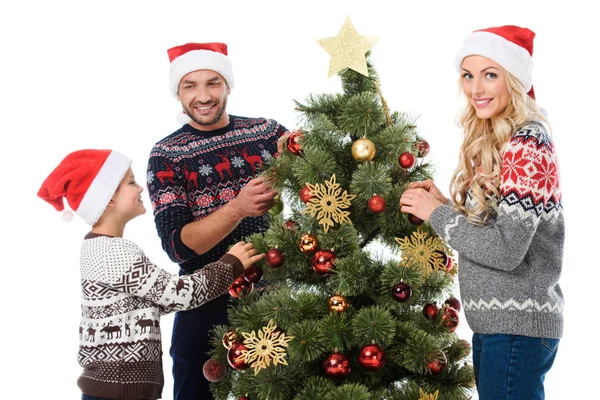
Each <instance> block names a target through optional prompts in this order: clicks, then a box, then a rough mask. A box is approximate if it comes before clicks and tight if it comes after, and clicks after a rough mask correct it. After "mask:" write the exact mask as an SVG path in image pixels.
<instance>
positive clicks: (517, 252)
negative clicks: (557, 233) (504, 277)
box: [430, 135, 558, 271]
mask: <svg viewBox="0 0 600 400" xmlns="http://www.w3.org/2000/svg"><path fill="white" fill-rule="evenodd" d="M501 174H502V176H501V183H500V195H501V198H500V202H499V205H498V210H497V218H496V219H495V221H493V222H492V223H490V224H488V225H485V226H478V225H475V224H473V223H470V222H468V221H467V219H466V216H465V215H463V214H461V213H459V212H457V211H455V210H454V209H453V208H452V206H450V205H441V206H439V207H438V208H436V209H435V210H434V212H433V213H432V215H431V220H430V224H431V226H432V227H433V229H434V230H435V231H436V232H437V233H438V235H440V236H441V237H442V238H443V239H444V240H445V241H446V243H447V244H448V245H449V246H450V247H452V248H453V249H454V250H456V251H457V252H458V253H459V256H460V257H464V258H467V259H469V260H470V261H472V262H476V263H478V264H480V265H485V266H487V267H489V268H494V269H499V270H506V271H510V270H513V269H514V268H516V267H518V266H519V265H520V264H521V262H522V261H523V259H524V257H525V255H526V253H527V251H528V249H529V247H530V244H531V241H532V239H533V237H534V235H535V233H536V230H537V226H538V223H539V221H540V218H541V215H542V213H543V212H544V210H545V209H546V207H548V206H551V205H552V204H554V203H555V202H556V200H557V199H553V198H552V196H553V193H554V192H553V189H554V188H555V187H556V185H558V168H557V163H556V159H555V155H554V148H553V145H552V143H551V142H550V140H549V138H547V136H542V138H539V137H536V136H527V135H515V137H513V139H512V140H511V141H510V142H509V144H508V147H507V149H506V151H505V152H504V155H503V163H502V173H501Z"/></svg>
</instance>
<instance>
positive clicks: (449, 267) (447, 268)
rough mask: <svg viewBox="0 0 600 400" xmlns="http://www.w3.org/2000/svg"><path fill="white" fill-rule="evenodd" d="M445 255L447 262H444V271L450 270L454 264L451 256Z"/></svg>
mask: <svg viewBox="0 0 600 400" xmlns="http://www.w3.org/2000/svg"><path fill="white" fill-rule="evenodd" d="M447 257H448V262H447V263H446V271H450V270H451V269H452V267H453V266H454V260H452V257H450V256H447ZM459 311H460V310H459Z"/></svg>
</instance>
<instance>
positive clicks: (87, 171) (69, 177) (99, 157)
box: [37, 150, 131, 225]
mask: <svg viewBox="0 0 600 400" xmlns="http://www.w3.org/2000/svg"><path fill="white" fill-rule="evenodd" d="M129 167H131V160H130V159H129V158H127V157H125V156H124V155H122V154H120V153H118V152H116V151H111V150H79V151H75V152H73V153H70V154H69V155H67V156H66V157H65V158H64V159H63V160H62V161H61V162H60V164H58V166H57V167H56V168H55V169H54V171H52V172H51V173H50V175H48V177H47V178H46V180H45V181H44V183H42V186H41V187H40V190H39V191H38V193H37V195H38V197H40V198H41V199H42V200H46V201H47V202H48V203H50V204H51V205H52V206H54V208H55V209H56V210H57V211H61V212H63V217H65V219H71V218H72V213H70V211H69V210H65V207H64V203H63V199H66V200H67V202H68V203H69V207H71V209H72V210H73V212H74V213H75V214H76V215H77V216H79V217H80V218H81V219H83V220H84V221H85V222H87V223H88V224H90V225H94V224H95V223H96V222H97V221H98V219H100V216H101V215H102V213H103V212H104V210H105V209H106V206H108V203H109V202H110V199H111V198H112V197H113V195H114V194H115V192H116V191H117V188H118V187H119V184H120V183H121V181H122V180H123V177H125V174H126V173H127V171H128V170H129Z"/></svg>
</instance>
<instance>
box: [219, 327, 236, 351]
mask: <svg viewBox="0 0 600 400" xmlns="http://www.w3.org/2000/svg"><path fill="white" fill-rule="evenodd" d="M238 340H239V337H238V334H237V331H236V330H235V329H230V330H228V331H227V332H225V334H224V335H223V339H222V340H221V342H222V343H223V346H224V347H225V348H226V349H227V350H229V348H230V347H231V346H232V345H233V344H234V343H236V342H237V341H238Z"/></svg>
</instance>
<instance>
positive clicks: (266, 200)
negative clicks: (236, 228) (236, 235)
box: [229, 177, 277, 219]
mask: <svg viewBox="0 0 600 400" xmlns="http://www.w3.org/2000/svg"><path fill="white" fill-rule="evenodd" d="M275 196H277V192H276V191H275V190H273V189H272V188H271V186H270V185H269V184H268V183H267V181H266V179H265V178H264V177H258V178H254V179H252V180H251V181H249V182H248V183H247V184H246V186H244V187H243V188H242V190H240V192H239V193H238V195H237V197H235V198H234V199H233V200H231V201H230V202H229V204H230V205H231V207H233V208H234V209H235V211H236V213H237V214H238V215H239V217H240V219H241V218H245V217H258V216H260V215H263V214H264V213H266V212H267V211H269V209H270V208H271V207H272V206H273V203H274V201H275V200H274V199H275Z"/></svg>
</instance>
